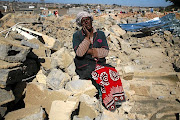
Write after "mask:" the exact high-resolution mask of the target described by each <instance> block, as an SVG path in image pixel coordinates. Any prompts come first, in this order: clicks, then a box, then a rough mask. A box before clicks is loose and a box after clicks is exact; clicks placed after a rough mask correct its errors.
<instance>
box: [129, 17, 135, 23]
mask: <svg viewBox="0 0 180 120" xmlns="http://www.w3.org/2000/svg"><path fill="white" fill-rule="evenodd" d="M127 23H128V24H131V23H136V18H133V17H129V18H128V19H127Z"/></svg>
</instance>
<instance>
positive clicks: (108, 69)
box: [73, 11, 125, 111]
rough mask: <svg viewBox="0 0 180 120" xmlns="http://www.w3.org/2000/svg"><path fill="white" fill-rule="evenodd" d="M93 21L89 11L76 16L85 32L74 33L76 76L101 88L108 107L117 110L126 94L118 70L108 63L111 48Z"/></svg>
mask: <svg viewBox="0 0 180 120" xmlns="http://www.w3.org/2000/svg"><path fill="white" fill-rule="evenodd" d="M92 21H93V17H92V15H91V14H89V13H88V12H85V11H83V12H80V13H78V14H77V18H76V22H77V24H78V25H79V26H81V27H82V29H81V30H80V31H77V32H76V33H74V34H73V48H74V51H75V53H76V57H75V59H74V62H75V65H76V73H77V74H78V75H79V76H80V78H81V79H91V80H92V83H93V84H94V85H95V86H96V88H97V89H98V90H99V89H100V91H101V93H102V100H103V104H104V105H105V107H106V108H107V109H109V110H111V111H114V110H115V108H116V103H119V102H122V101H124V100H125V97H124V91H123V88H122V83H121V80H120V78H119V75H118V73H117V71H116V70H115V68H114V67H112V66H110V65H107V64H106V59H105V57H106V56H107V55H108V52H109V47H108V44H107V40H106V37H105V34H104V32H102V31H99V30H96V29H95V28H94V27H93V26H92ZM97 84H98V85H97Z"/></svg>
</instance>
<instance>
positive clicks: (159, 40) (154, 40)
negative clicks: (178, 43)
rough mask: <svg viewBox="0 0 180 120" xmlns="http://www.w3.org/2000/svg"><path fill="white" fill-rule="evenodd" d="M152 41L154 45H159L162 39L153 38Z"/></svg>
mask: <svg viewBox="0 0 180 120" xmlns="http://www.w3.org/2000/svg"><path fill="white" fill-rule="evenodd" d="M152 41H153V42H155V43H161V42H162V39H161V38H157V37H155V38H153V39H152Z"/></svg>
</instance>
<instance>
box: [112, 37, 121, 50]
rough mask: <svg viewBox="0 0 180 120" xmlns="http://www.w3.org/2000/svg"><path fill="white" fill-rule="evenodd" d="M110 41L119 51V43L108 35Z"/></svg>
mask: <svg viewBox="0 0 180 120" xmlns="http://www.w3.org/2000/svg"><path fill="white" fill-rule="evenodd" d="M110 40H111V42H112V43H113V44H114V46H115V47H116V48H117V49H120V43H119V41H118V40H117V39H116V38H115V37H114V36H112V35H110Z"/></svg>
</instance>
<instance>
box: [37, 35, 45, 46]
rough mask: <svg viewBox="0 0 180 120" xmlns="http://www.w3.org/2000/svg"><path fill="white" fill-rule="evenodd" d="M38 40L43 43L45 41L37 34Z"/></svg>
mask: <svg viewBox="0 0 180 120" xmlns="http://www.w3.org/2000/svg"><path fill="white" fill-rule="evenodd" d="M38 40H39V41H40V42H42V43H43V44H45V42H44V40H43V38H42V36H38Z"/></svg>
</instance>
